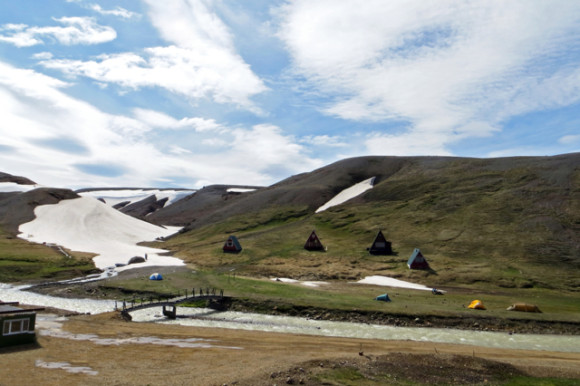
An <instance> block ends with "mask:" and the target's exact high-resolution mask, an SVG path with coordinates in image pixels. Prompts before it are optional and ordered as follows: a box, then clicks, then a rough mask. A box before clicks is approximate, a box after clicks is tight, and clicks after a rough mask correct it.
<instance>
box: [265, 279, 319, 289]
mask: <svg viewBox="0 0 580 386" xmlns="http://www.w3.org/2000/svg"><path fill="white" fill-rule="evenodd" d="M270 280H273V281H280V282H283V283H296V284H302V285H303V286H306V287H320V286H321V285H325V284H328V283H327V282H325V281H299V280H295V279H288V278H285V277H275V278H273V279H270Z"/></svg>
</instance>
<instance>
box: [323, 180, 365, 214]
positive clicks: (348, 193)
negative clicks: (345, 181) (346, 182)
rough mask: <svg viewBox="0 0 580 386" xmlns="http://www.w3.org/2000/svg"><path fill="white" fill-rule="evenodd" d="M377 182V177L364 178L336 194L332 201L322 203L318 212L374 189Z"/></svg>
mask: <svg viewBox="0 0 580 386" xmlns="http://www.w3.org/2000/svg"><path fill="white" fill-rule="evenodd" d="M374 183H375V177H371V178H369V179H368V180H364V181H362V182H359V183H358V184H356V185H353V186H351V187H350V188H346V189H344V190H343V191H342V192H340V193H338V194H337V195H336V196H334V197H333V198H332V199H331V200H330V201H328V202H327V203H326V204H324V205H322V206H321V207H320V208H318V209H316V213H320V212H322V211H325V210H326V209H328V208H331V207H333V206H336V205H340V204H342V203H344V202H346V201H348V200H350V199H352V198H355V197H356V196H359V195H361V194H363V193H364V192H366V191H367V190H369V189H372V187H373V184H374Z"/></svg>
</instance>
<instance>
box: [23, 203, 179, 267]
mask: <svg viewBox="0 0 580 386" xmlns="http://www.w3.org/2000/svg"><path fill="white" fill-rule="evenodd" d="M34 213H35V214H36V219H34V220H33V221H31V222H28V223H26V224H22V225H20V227H19V231H20V232H21V234H20V235H19V237H21V238H23V239H26V240H28V241H32V242H36V243H53V244H58V245H62V246H64V247H65V248H68V249H71V250H73V251H83V252H90V253H95V254H97V255H98V256H96V257H95V258H94V259H93V260H94V262H95V265H96V266H97V267H98V268H101V269H105V268H107V267H111V266H114V265H115V264H116V263H120V264H126V263H127V262H128V260H129V259H130V258H131V257H133V256H145V255H146V254H147V261H146V262H144V263H140V264H131V265H128V266H125V267H122V268H119V270H124V269H129V268H134V267H143V266H147V265H149V266H154V265H183V264H184V263H183V261H181V260H179V259H177V258H174V257H169V256H162V255H161V254H162V253H165V252H167V251H165V250H162V249H156V248H149V247H143V246H139V245H137V243H140V242H142V241H153V240H155V239H156V238H158V237H165V236H169V235H171V234H174V233H176V232H177V231H178V230H179V228H178V227H166V228H165V227H160V226H156V225H153V224H150V223H148V222H145V221H141V220H138V219H136V218H133V217H131V216H127V215H125V214H123V213H121V212H119V211H117V210H116V209H113V208H111V207H109V206H107V205H106V204H103V203H102V202H100V201H98V200H96V199H94V198H91V197H80V198H75V199H72V200H62V201H60V202H59V203H58V204H55V205H42V206H38V207H36V209H35V210H34Z"/></svg>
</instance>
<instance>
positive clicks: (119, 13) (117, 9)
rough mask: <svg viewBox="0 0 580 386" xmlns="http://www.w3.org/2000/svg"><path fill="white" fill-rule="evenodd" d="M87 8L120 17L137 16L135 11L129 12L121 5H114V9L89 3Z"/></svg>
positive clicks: (129, 17)
mask: <svg viewBox="0 0 580 386" xmlns="http://www.w3.org/2000/svg"><path fill="white" fill-rule="evenodd" d="M89 8H90V9H92V10H93V11H95V12H97V13H99V14H101V15H112V16H118V17H121V18H123V19H131V18H134V17H138V16H139V14H137V13H135V12H131V11H128V10H126V9H125V8H122V7H118V6H117V7H115V8H114V9H109V10H106V9H103V7H101V6H100V5H98V4H90V5H89Z"/></svg>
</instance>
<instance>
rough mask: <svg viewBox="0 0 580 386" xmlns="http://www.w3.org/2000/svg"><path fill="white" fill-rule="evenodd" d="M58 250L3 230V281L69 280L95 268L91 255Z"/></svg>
mask: <svg viewBox="0 0 580 386" xmlns="http://www.w3.org/2000/svg"><path fill="white" fill-rule="evenodd" d="M67 253H68V254H69V255H70V256H72V257H65V256H64V255H63V254H62V253H60V252H58V251H57V250H56V249H54V248H51V247H49V246H46V245H42V244H33V243H29V242H27V241H25V240H21V239H18V238H15V237H13V236H10V235H9V234H7V233H5V232H3V231H2V230H1V229H0V282H4V283H9V282H17V281H37V280H42V279H51V280H56V279H66V278H72V277H77V276H81V275H84V274H87V273H88V272H90V271H93V270H94V269H95V266H94V264H93V262H92V260H91V256H92V255H90V254H87V253H76V252H71V251H67Z"/></svg>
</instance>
